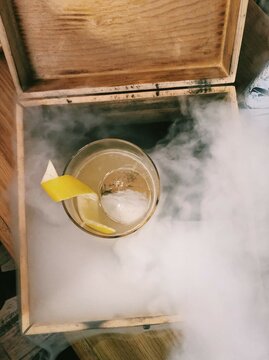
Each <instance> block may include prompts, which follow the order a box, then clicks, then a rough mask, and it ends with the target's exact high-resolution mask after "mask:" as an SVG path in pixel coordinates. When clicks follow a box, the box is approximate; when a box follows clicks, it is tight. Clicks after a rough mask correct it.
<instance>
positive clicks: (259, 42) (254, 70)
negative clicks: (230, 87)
mask: <svg viewBox="0 0 269 360" xmlns="http://www.w3.org/2000/svg"><path fill="white" fill-rule="evenodd" d="M268 59H269V16H268V15H267V14H265V13H264V12H263V11H262V10H261V8H260V7H259V6H258V5H257V4H256V3H255V1H254V0H250V1H249V6H248V12H247V18H246V24H245V31H244V36H243V41H242V49H241V55H240V59H239V64H238V72H237V78H236V86H237V89H238V91H239V92H242V91H244V90H245V89H246V87H247V86H248V85H249V84H250V83H251V81H253V80H254V79H255V77H256V76H257V75H258V74H259V73H260V72H261V70H262V68H263V67H264V66H265V64H266V62H268Z"/></svg>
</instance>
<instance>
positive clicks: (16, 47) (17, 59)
mask: <svg viewBox="0 0 269 360" xmlns="http://www.w3.org/2000/svg"><path fill="white" fill-rule="evenodd" d="M0 39H1V43H2V47H3V49H4V52H5V56H6V59H7V61H8V64H9V68H10V72H11V76H12V78H13V81H14V84H15V86H16V90H17V92H18V93H20V92H21V89H24V88H26V87H27V85H28V83H30V82H32V81H33V70H32V68H31V64H30V60H29V58H28V57H27V55H26V52H25V48H24V45H23V41H22V38H21V35H20V32H19V28H18V24H17V23H16V19H15V15H14V11H13V7H12V2H11V1H5V0H0Z"/></svg>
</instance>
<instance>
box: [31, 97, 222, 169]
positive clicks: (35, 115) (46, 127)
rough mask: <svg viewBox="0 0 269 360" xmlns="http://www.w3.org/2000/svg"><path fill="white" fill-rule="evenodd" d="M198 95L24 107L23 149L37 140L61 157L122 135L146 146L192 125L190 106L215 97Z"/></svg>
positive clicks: (191, 128)
mask: <svg viewBox="0 0 269 360" xmlns="http://www.w3.org/2000/svg"><path fill="white" fill-rule="evenodd" d="M202 97H203V95H202V96H201V97H199V96H197V97H195V99H194V97H192V96H189V97H186V98H185V97H181V98H179V97H176V96H175V97H170V98H162V99H160V100H159V99H150V100H134V101H132V102H124V101H123V102H119V103H118V104H116V105H115V103H103V104H99V103H92V104H69V105H59V106H49V107H48V106H40V107H34V108H28V109H27V110H26V112H25V117H24V119H25V121H24V128H25V145H26V152H27V151H28V150H29V151H31V148H32V144H33V142H35V143H36V142H37V141H40V143H42V144H43V145H44V146H45V145H47V147H50V148H51V150H54V151H55V152H56V153H57V154H58V156H57V157H59V158H61V159H62V162H65V163H66V162H67V161H68V160H69V159H70V158H71V157H72V156H73V155H74V154H75V153H76V152H77V151H78V150H79V149H80V148H81V147H83V146H84V145H86V144H88V143H90V142H92V141H95V140H99V139H103V138H119V139H123V140H127V141H130V142H132V143H134V144H136V145H137V146H139V147H141V148H142V149H144V150H145V151H148V152H150V151H151V150H152V149H153V148H154V147H155V146H156V145H157V144H161V145H165V144H167V143H169V141H171V140H172V138H173V137H175V136H177V135H178V134H179V133H188V134H191V132H193V131H194V127H195V120H194V119H193V116H192V113H191V108H192V106H193V105H194V106H196V105H197V104H200V103H201V104H202V103H203V102H205V103H208V102H209V101H210V100H214V101H215V100H219V98H218V96H216V95H214V96H213V95H212V96H210V95H207V96H206V99H205V98H204V99H202ZM202 100H205V101H202Z"/></svg>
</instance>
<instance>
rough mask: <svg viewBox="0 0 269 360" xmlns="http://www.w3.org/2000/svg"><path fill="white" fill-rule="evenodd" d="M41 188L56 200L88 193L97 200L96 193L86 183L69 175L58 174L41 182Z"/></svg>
mask: <svg viewBox="0 0 269 360" xmlns="http://www.w3.org/2000/svg"><path fill="white" fill-rule="evenodd" d="M41 186H42V188H43V189H44V190H45V191H46V193H47V194H48V195H49V196H50V198H51V199H52V200H54V201H56V202H58V201H63V200H67V199H71V198H73V197H75V196H78V195H83V194H85V195H86V194H87V195H88V194H89V196H90V195H92V197H93V198H96V200H98V196H97V194H96V193H95V192H94V191H93V190H92V189H91V188H90V187H89V186H88V185H86V184H84V183H83V182H81V181H80V180H78V179H77V178H75V177H74V176H71V175H63V176H58V177H56V178H54V179H51V180H48V181H44V182H41Z"/></svg>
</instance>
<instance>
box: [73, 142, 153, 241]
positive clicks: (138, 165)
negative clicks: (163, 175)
mask: <svg viewBox="0 0 269 360" xmlns="http://www.w3.org/2000/svg"><path fill="white" fill-rule="evenodd" d="M74 176H75V177H77V178H78V179H80V180H81V181H83V182H84V183H86V184H88V185H89V186H90V187H91V188H92V189H93V190H94V191H95V192H96V193H97V194H98V195H99V209H98V211H99V220H100V222H101V223H102V224H103V225H106V226H109V227H112V228H114V229H115V230H116V233H115V234H116V235H117V234H118V233H124V232H126V231H129V230H130V227H131V228H134V229H135V228H136V227H139V226H140V224H141V222H143V220H144V219H143V218H140V219H139V220H138V221H137V222H136V223H132V224H127V225H126V224H122V223H120V222H117V221H115V220H114V219H112V218H111V217H109V216H108V215H107V213H106V212H105V211H104V209H103V207H102V205H101V201H100V199H101V196H102V195H105V194H109V193H115V192H117V191H124V190H133V191H138V192H140V193H142V194H144V195H145V196H146V197H147V199H148V203H149V204H150V200H151V190H150V186H149V184H151V183H152V179H151V175H150V173H149V172H148V170H147V169H146V167H145V166H144V165H143V163H142V162H141V161H140V160H139V158H138V157H136V156H135V155H133V154H131V153H130V152H127V151H126V152H125V151H122V150H120V151H119V150H113V149H111V150H103V151H100V152H97V153H95V154H93V155H91V156H89V157H87V158H86V159H85V160H84V161H83V162H82V163H81V164H80V166H79V167H78V168H77V169H76V172H75V173H74ZM72 202H73V206H72V212H76V214H72V213H71V215H72V216H73V215H76V216H74V218H76V219H79V218H80V217H79V211H78V206H77V200H76V198H74V199H73V200H72ZM145 215H146V214H145ZM80 225H81V226H83V227H84V228H85V229H86V230H89V231H90V229H88V228H87V225H85V224H83V222H82V221H81V223H80Z"/></svg>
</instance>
